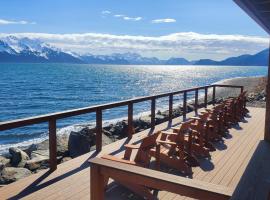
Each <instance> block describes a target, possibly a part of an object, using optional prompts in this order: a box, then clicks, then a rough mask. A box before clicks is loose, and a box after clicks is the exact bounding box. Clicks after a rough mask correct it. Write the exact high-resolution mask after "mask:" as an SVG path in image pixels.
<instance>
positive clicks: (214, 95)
mask: <svg viewBox="0 0 270 200" xmlns="http://www.w3.org/2000/svg"><path fill="white" fill-rule="evenodd" d="M212 104H213V105H215V104H216V86H215V85H214V86H213V99H212Z"/></svg>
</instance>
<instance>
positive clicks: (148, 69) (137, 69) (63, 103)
mask: <svg viewBox="0 0 270 200" xmlns="http://www.w3.org/2000/svg"><path fill="white" fill-rule="evenodd" d="M266 73H267V68H266V67H242V66H241V67H235V66H117V65H114V66H113V65H112V66H109V65H105V66H104V65H82V64H0V74H1V76H0V88H1V89H0V121H6V120H12V119H18V118H23V117H30V116H35V115H40V114H47V113H50V112H57V111H63V110H67V109H73V108H80V107H84V106H90V105H97V104H102V103H108V102H113V101H119V100H125V99H129V98H133V97H138V96H146V95H154V94H159V93H164V92H170V91H176V90H181V89H185V88H189V87H195V86H202V85H206V84H212V83H215V82H217V81H220V80H223V79H228V78H233V77H248V76H263V75H266ZM175 100H176V102H177V101H179V103H180V97H179V98H177V97H175ZM165 105H166V106H167V99H160V101H158V103H157V107H158V108H165ZM149 108H150V102H149V103H139V104H136V105H135V107H134V109H135V114H139V113H142V112H145V111H148V110H149ZM126 114H127V108H126V107H121V108H117V109H112V110H108V111H106V112H105V113H104V119H105V120H113V119H117V118H121V117H125V116H126ZM94 117H95V115H94V114H87V115H84V116H80V117H72V118H68V119H65V120H61V121H59V122H58V127H64V126H68V125H72V124H76V123H86V122H91V121H93V120H94V119H95V118H94ZM46 128H47V124H40V125H35V126H29V127H24V128H19V129H14V130H10V131H2V132H0V151H1V150H3V149H5V148H7V147H8V146H9V145H10V144H13V145H14V144H18V143H19V144H23V143H24V144H26V143H30V142H32V140H33V139H34V140H36V141H37V140H39V139H41V138H44V137H46V133H45V132H46V130H47V129H46Z"/></svg>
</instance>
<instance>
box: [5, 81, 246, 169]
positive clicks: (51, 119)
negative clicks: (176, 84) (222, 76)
mask: <svg viewBox="0 0 270 200" xmlns="http://www.w3.org/2000/svg"><path fill="white" fill-rule="evenodd" d="M217 87H228V88H238V89H240V90H241V92H243V90H244V87H243V86H235V85H217V84H215V85H207V86H202V87H196V88H190V89H186V90H180V91H175V92H169V93H164V94H158V95H154V96H146V97H139V98H134V99H129V100H125V101H118V102H113V103H108V104H102V105H96V106H90V107H84V108H79V109H74V110H67V111H63V112H56V113H50V114H46V115H40V116H35V117H29V118H24V119H18V120H12V121H6V122H0V131H4V130H10V129H14V128H19V127H23V126H28V125H34V124H39V123H44V122H48V125H49V126H48V130H49V153H50V169H51V170H55V169H56V168H57V146H56V127H57V120H59V119H63V118H68V117H73V116H78V115H82V114H86V113H93V112H95V113H96V151H97V152H99V151H101V149H102V113H103V111H104V110H107V109H111V108H116V107H120V106H128V137H129V138H131V137H132V134H133V133H134V128H133V105H134V104H135V103H139V102H144V101H151V128H154V127H155V124H156V122H155V113H156V100H157V99H158V98H163V97H169V121H171V120H172V118H173V114H172V113H173V96H174V95H178V94H183V118H184V119H185V118H186V114H187V94H188V93H189V92H195V101H194V108H195V109H194V111H195V112H197V109H198V98H199V95H198V94H199V91H200V90H204V105H205V107H207V104H208V90H209V88H213V93H212V103H213V104H215V99H216V88H217Z"/></svg>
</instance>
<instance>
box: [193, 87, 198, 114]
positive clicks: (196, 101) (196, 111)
mask: <svg viewBox="0 0 270 200" xmlns="http://www.w3.org/2000/svg"><path fill="white" fill-rule="evenodd" d="M198 96H199V90H198V89H196V90H195V103H194V104H195V105H194V108H195V109H194V110H195V113H196V114H197V113H198Z"/></svg>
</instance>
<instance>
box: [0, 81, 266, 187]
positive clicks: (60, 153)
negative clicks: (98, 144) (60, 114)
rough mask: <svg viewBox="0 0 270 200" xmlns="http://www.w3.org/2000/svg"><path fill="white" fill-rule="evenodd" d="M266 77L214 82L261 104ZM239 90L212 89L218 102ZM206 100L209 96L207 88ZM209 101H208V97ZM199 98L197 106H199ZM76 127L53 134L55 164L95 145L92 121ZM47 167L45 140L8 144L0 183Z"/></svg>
mask: <svg viewBox="0 0 270 200" xmlns="http://www.w3.org/2000/svg"><path fill="white" fill-rule="evenodd" d="M266 82H267V80H266V78H265V77H247V78H233V79H227V80H223V81H220V82H218V83H219V84H231V85H242V86H244V88H245V90H247V92H248V96H247V106H253V107H265V101H266V91H265V88H266ZM238 94H239V90H237V89H227V88H218V89H217V91H216V101H217V102H219V101H221V100H222V99H224V98H227V97H229V96H237V95H238ZM208 99H209V100H210V99H211V100H212V94H211V91H210V93H209V98H208ZM208 103H209V104H210V103H211V102H210V101H208ZM193 104H194V101H189V102H188V104H187V112H192V111H194V105H193ZM203 106H204V102H203V98H200V99H199V107H203ZM182 111H183V108H182V105H181V104H180V105H178V106H177V107H175V108H174V109H173V117H174V118H175V117H180V116H182ZM168 115H169V111H168V110H165V111H157V113H156V124H160V123H163V122H165V121H167V120H168ZM133 124H134V131H135V133H137V132H141V131H143V130H145V129H148V128H150V125H151V117H150V115H143V116H141V117H139V118H137V119H134V121H133ZM75 126H76V131H70V132H69V133H66V134H62V135H58V136H57V161H58V164H60V163H63V162H66V161H68V160H70V159H72V158H75V157H77V156H80V155H82V154H85V153H87V152H89V151H92V150H94V149H95V128H94V127H93V126H92V125H88V124H86V125H75ZM127 128H128V125H127V120H126V119H124V120H121V121H118V122H116V123H111V124H109V125H106V126H104V127H103V136H102V144H103V145H106V144H109V143H112V142H114V141H116V140H119V139H121V138H124V137H126V136H127ZM48 167H49V141H48V139H46V140H44V141H43V142H41V143H37V144H31V145H29V146H27V147H19V148H17V147H11V148H9V152H8V153H6V154H3V155H0V185H5V184H9V183H12V182H14V181H17V180H19V179H21V178H24V177H26V176H29V175H31V174H33V173H36V172H39V171H40V170H42V169H47V168H48Z"/></svg>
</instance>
